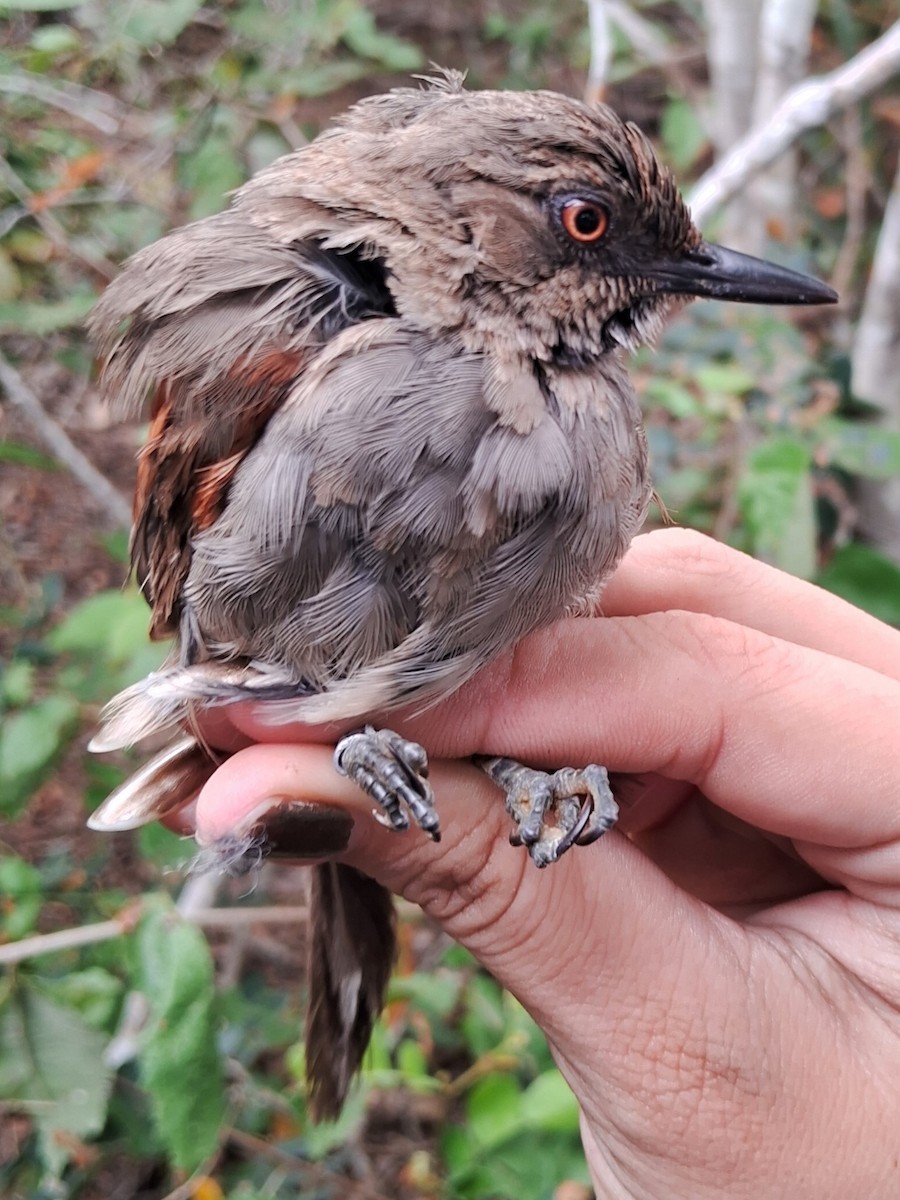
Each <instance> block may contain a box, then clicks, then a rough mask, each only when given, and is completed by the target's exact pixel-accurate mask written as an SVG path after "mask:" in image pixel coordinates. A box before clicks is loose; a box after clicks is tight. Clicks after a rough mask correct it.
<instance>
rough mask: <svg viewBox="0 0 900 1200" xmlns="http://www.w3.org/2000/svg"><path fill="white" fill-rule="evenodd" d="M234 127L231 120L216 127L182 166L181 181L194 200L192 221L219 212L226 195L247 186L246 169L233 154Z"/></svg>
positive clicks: (191, 212) (183, 160)
mask: <svg viewBox="0 0 900 1200" xmlns="http://www.w3.org/2000/svg"><path fill="white" fill-rule="evenodd" d="M232 124H233V122H232V121H231V120H230V118H226V119H224V120H222V121H220V122H219V123H217V124H216V125H215V126H214V128H213V129H212V131H211V132H210V134H209V136H208V137H206V138H205V139H204V140H203V141H202V142H201V144H200V145H199V146H198V147H197V149H196V150H195V151H194V152H193V153H192V154H190V155H189V156H187V157H186V158H183V159H182V160H181V161H180V162H179V177H180V181H181V183H182V186H183V187H184V188H185V189H186V190H187V191H188V192H189V194H190V196H191V205H190V215H191V218H192V219H193V220H197V219H199V218H200V217H208V216H210V215H211V214H212V213H216V212H218V211H219V210H220V209H221V208H222V207H223V206H224V204H225V199H226V195H227V193H228V192H230V191H232V190H233V189H234V188H236V187H239V186H240V185H241V184H242V183H243V182H244V174H245V172H244V168H243V165H242V164H241V162H240V161H239V159H238V157H237V155H236V154H235V150H234V143H235V130H234V129H233V128H232Z"/></svg>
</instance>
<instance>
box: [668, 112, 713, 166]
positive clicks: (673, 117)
mask: <svg viewBox="0 0 900 1200" xmlns="http://www.w3.org/2000/svg"><path fill="white" fill-rule="evenodd" d="M659 132H660V137H661V138H662V144H663V148H664V149H665V152H666V157H667V158H668V160H669V162H670V163H671V164H672V166H673V167H674V168H675V170H676V171H678V172H684V171H687V170H688V168H689V167H691V166H693V164H694V162H695V161H696V160H697V157H698V156H699V154H700V152H701V151H702V150H703V148H704V146H705V145H706V143H707V137H706V130H705V129H704V128H703V123H702V122H701V120H700V118H699V117H698V116H697V114H696V112H695V111H694V109H693V107H692V106H691V105H690V104H689V103H688V102H687V100H682V99H681V98H680V97H679V98H676V99H674V100H670V101H669V103H668V104H667V105H666V107H665V109H664V110H663V115H662V121H661V123H660V130H659Z"/></svg>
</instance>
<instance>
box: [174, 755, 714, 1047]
mask: <svg viewBox="0 0 900 1200" xmlns="http://www.w3.org/2000/svg"><path fill="white" fill-rule="evenodd" d="M431 779H432V782H433V784H434V787H435V792H436V795H437V799H438V804H439V806H440V810H441V814H442V839H441V842H440V843H439V844H435V843H433V842H431V841H430V839H428V838H426V837H424V836H422V835H421V834H419V832H418V831H416V830H410V831H407V832H406V833H402V834H398V833H396V832H394V831H391V830H387V829H384V828H383V827H381V826H380V825H378V824H377V823H376V822H375V821H373V820H371V818H370V815H369V814H370V810H371V801H370V800H368V798H367V797H365V796H364V795H363V794H362V792H360V791H359V790H358V789H357V788H356V787H355V786H354V785H353V784H351V783H350V782H349V781H348V780H347V779H345V778H343V777H341V776H339V775H338V774H337V773H336V772H335V771H334V768H333V765H332V758H331V753H330V752H329V750H328V749H326V748H324V747H316V746H274V745H260V746H253V747H250V748H249V749H247V750H243V751H241V752H239V753H238V754H236V755H235V756H234V757H232V758H231V759H229V760H228V761H227V762H226V763H224V764H223V765H222V766H221V767H220V768H219V770H218V772H217V773H216V775H215V776H214V777H213V779H212V780H211V781H210V782H209V783H208V784H207V785H206V787H205V788H204V789H203V791H202V792H201V794H200V796H199V798H198V800H197V804H196V810H195V819H196V822H197V837H198V841H200V842H201V843H202V844H208V843H209V842H211V841H215V840H217V839H218V838H220V837H222V836H228V835H230V834H231V833H232V832H233V829H234V828H236V827H237V828H241V827H246V825H247V823H248V822H258V821H259V820H260V818H261V817H262V816H263V814H264V813H265V812H266V810H267V809H269V810H271V809H272V806H273V804H274V805H275V806H276V807H278V806H282V807H283V806H288V805H290V804H296V803H298V802H299V803H300V804H304V803H307V802H310V801H315V802H318V803H321V804H323V805H326V806H329V807H335V806H337V807H341V808H344V809H346V810H347V811H349V812H350V813H352V814H353V816H354V817H355V818H356V823H355V827H354V832H353V835H352V836H351V840H350V844H349V848H348V850H347V851H346V852H345V853H344V854H342V855H341V857H342V858H343V859H344V860H346V861H349V862H351V863H352V864H353V865H354V866H357V867H358V868H359V869H360V870H363V871H365V872H366V873H367V874H369V875H372V876H373V877H375V878H377V879H378V880H380V881H381V882H382V883H384V884H385V885H386V886H387V887H389V888H391V890H393V891H395V892H398V893H400V894H401V895H403V896H405V897H406V898H407V899H409V900H410V901H412V902H414V903H416V904H419V905H421V907H422V908H424V910H425V911H426V912H427V913H428V914H429V915H430V916H432V917H433V918H435V919H436V920H438V921H439V922H440V923H441V924H442V925H443V926H444V928H445V929H446V930H447V932H448V933H449V934H450V935H451V936H452V937H454V938H455V939H456V940H458V941H460V942H462V943H463V944H464V945H466V946H467V947H468V948H469V949H470V950H471V951H472V952H473V953H474V954H475V955H476V956H477V957H478V958H479V959H480V960H481V961H482V962H483V963H484V965H485V966H486V967H487V968H488V970H490V971H491V973H492V974H494V975H495V976H496V978H498V979H499V980H500V981H501V982H502V983H503V984H504V985H505V986H507V987H509V988H510V989H511V990H512V991H513V992H514V993H515V994H517V995H519V996H520V997H522V999H523V1001H524V1002H525V1003H526V1004H527V1005H528V1007H529V1009H530V1011H531V1012H532V1013H533V1015H534V1016H535V1018H536V1019H537V1020H538V1021H539V1023H540V1024H541V1025H542V1026H543V1027H544V1028H545V1030H546V1031H547V1032H548V1034H549V1035H550V1036H551V1037H553V1038H554V1039H555V1040H557V1041H558V1042H559V1043H560V1044H561V1045H564V1046H567V1047H568V1046H570V1045H571V1044H572V1043H573V1042H574V1041H577V1039H578V1037H579V1036H580V1035H579V1032H578V1030H579V1025H580V1020H581V1017H582V1015H583V1014H582V1013H581V1012H580V1011H579V1006H580V1005H581V1004H582V1003H583V997H584V964H585V961H590V962H591V963H592V968H593V969H595V970H596V972H597V975H598V977H600V976H601V975H603V973H604V971H605V969H606V967H609V969H610V979H611V980H617V981H618V986H619V987H620V988H621V989H622V992H623V995H622V1001H621V1002H622V1004H623V1005H625V1004H627V1003H628V1002H629V1001H628V1000H627V999H626V993H627V994H628V995H629V996H632V997H633V995H634V989H635V988H636V987H638V984H637V982H636V980H635V977H634V975H635V973H638V974H641V975H645V974H647V973H648V972H649V973H650V974H652V975H653V976H654V979H655V981H656V984H658V983H659V981H660V978H661V977H664V976H665V970H663V971H662V972H659V971H658V964H659V963H660V962H661V961H663V960H664V959H666V958H667V956H668V961H670V962H684V961H685V959H686V958H687V957H688V956H690V955H691V954H692V953H694V951H693V950H692V949H691V947H692V945H694V943H695V942H696V941H697V939H698V937H699V938H700V941H701V942H702V943H703V945H704V947H707V948H706V949H704V951H703V953H704V954H705V953H707V949H708V945H707V941H706V938H707V935H708V931H705V932H701V926H702V925H704V924H705V923H707V922H708V921H710V920H713V921H714V920H716V919H717V918H715V916H714V914H712V913H711V911H710V910H706V909H705V908H704V907H703V906H702V905H699V904H698V903H696V902H694V901H693V900H691V899H690V898H689V897H686V896H684V895H683V894H682V893H680V892H679V891H678V889H676V888H675V887H674V886H673V885H672V884H671V883H670V882H669V881H668V880H667V879H666V878H665V876H663V875H662V874H661V873H660V872H659V871H657V870H656V869H655V868H654V867H653V865H652V864H651V863H650V862H648V861H647V860H646V859H645V858H644V857H643V856H642V855H641V854H640V853H639V852H638V851H637V850H636V849H635V848H634V847H632V846H630V845H629V844H628V842H627V840H626V839H624V838H622V837H620V836H617V835H613V836H609V835H607V837H605V838H604V839H603V840H602V841H601V842H599V843H597V844H595V845H594V846H590V847H584V848H578V849H577V850H575V851H573V852H571V853H569V854H568V855H566V856H564V858H563V859H561V860H560V861H559V862H558V863H556V864H554V865H553V867H552V868H551V869H549V870H546V871H538V870H537V869H535V868H534V867H533V866H532V864H531V863H530V861H529V859H528V857H527V854H526V853H525V852H524V851H523V850H522V849H521V848H520V847H513V846H511V845H510V844H509V819H508V817H507V815H506V812H505V809H504V805H503V803H502V798H501V796H500V793H499V792H498V790H497V789H496V788H495V786H494V785H493V784H492V783H490V781H489V780H488V779H487V778H486V777H485V776H484V775H483V773H482V772H480V771H479V770H477V769H476V768H474V767H472V766H470V765H469V764H448V763H444V762H436V763H434V764H433V769H432V773H431ZM637 944H640V945H641V950H640V952H639V953H638V952H637V951H636V950H635V946H636V945H637ZM614 960H615V963H616V965H613V963H614ZM625 960H627V962H628V963H629V964H630V965H629V967H628V972H629V973H630V974H631V978H630V979H629V981H628V983H627V984H626V981H625V977H624V976H625V973H626V972H625V968H624V966H623V962H624V961H625ZM638 994H643V993H641V991H640V989H638ZM610 1002H612V1003H614V1002H615V997H612V998H611V1000H610ZM612 1032H613V1025H612V1023H611V1025H610V1033H611V1034H612Z"/></svg>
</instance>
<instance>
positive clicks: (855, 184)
mask: <svg viewBox="0 0 900 1200" xmlns="http://www.w3.org/2000/svg"><path fill="white" fill-rule="evenodd" d="M841 140H842V142H843V144H844V154H845V162H846V166H845V168H844V178H845V179H846V181H847V187H846V197H847V222H846V225H845V227H844V238H843V241H842V242H841V248H840V250H839V251H838V256H837V258H836V259H835V260H834V268H833V270H832V272H831V279H830V283H831V286H832V287H833V288H834V290H835V291H836V292H837V294H838V295H839V296H841V295H843V294H844V292H846V291H848V290H849V288H850V284H851V283H852V281H853V273H854V270H855V268H856V262H857V259H858V258H859V252H860V248H861V246H862V243H863V239H864V238H865V236H866V196H867V194H868V190H869V171H868V167H867V164H866V156H865V153H864V152H863V131H862V120H861V118H860V112H859V108H858V107H857V106H856V105H854V106H852V107H851V108H848V109H847V111H846V113H844V120H843V131H842V137H841Z"/></svg>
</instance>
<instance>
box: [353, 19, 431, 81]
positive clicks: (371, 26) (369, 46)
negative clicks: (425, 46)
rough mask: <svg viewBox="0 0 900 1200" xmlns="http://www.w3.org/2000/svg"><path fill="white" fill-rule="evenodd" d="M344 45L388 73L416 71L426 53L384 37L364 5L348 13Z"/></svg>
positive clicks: (397, 39)
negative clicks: (423, 53)
mask: <svg viewBox="0 0 900 1200" xmlns="http://www.w3.org/2000/svg"><path fill="white" fill-rule="evenodd" d="M343 41H344V44H345V45H346V46H347V47H348V49H350V50H352V51H353V52H354V54H358V55H359V56H360V58H370V59H373V60H374V61H375V62H376V63H377V64H378V65H379V66H380V67H381V68H383V70H385V71H415V70H417V69H418V68H419V67H421V66H422V65H423V63H424V60H423V57H422V52H421V50H419V48H418V47H417V46H414V45H413V44H412V42H407V41H404V40H403V39H402V38H398V37H394V36H393V35H391V34H389V33H382V32H381V30H380V29H378V28H377V27H376V25H375V18H374V17H373V16H372V14H371V12H369V10H368V9H366V8H363V7H362V5H359V6H358V7H357V6H354V10H353V11H351V12H349V13H348V17H347V22H346V25H345V26H344V33H343Z"/></svg>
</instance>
